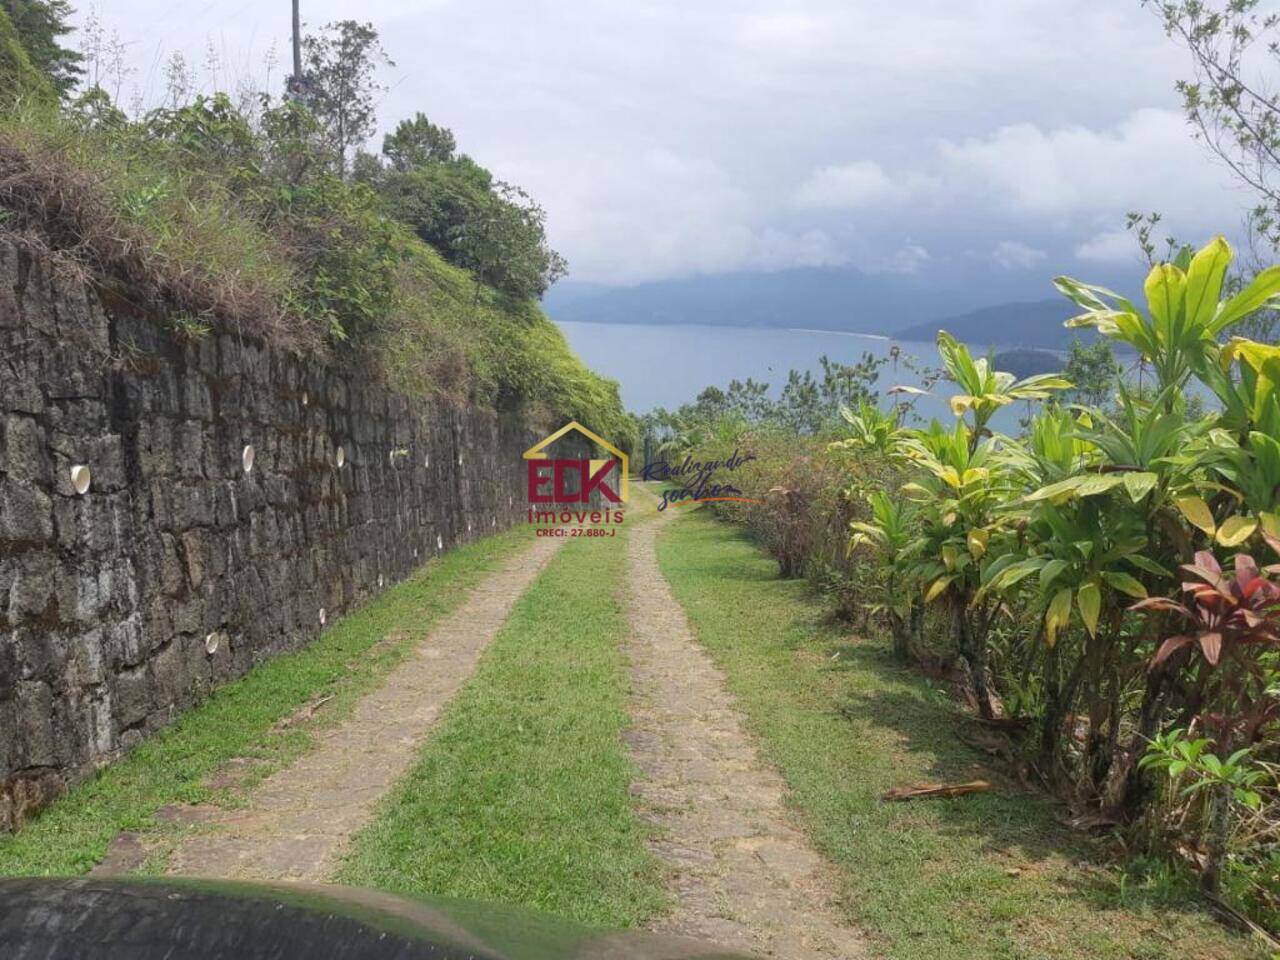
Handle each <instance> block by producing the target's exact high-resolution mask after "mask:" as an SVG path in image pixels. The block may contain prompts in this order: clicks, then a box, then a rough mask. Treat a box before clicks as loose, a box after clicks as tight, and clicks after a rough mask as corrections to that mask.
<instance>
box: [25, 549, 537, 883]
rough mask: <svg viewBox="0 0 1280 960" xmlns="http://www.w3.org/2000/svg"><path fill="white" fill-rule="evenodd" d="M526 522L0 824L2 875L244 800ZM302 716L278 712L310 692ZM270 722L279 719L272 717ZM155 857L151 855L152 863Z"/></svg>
mask: <svg viewBox="0 0 1280 960" xmlns="http://www.w3.org/2000/svg"><path fill="white" fill-rule="evenodd" d="M530 537H531V533H530V531H529V529H528V528H527V527H525V526H523V525H522V526H521V527H519V528H517V529H516V530H513V531H510V532H507V533H503V534H499V535H497V536H494V537H488V538H486V539H483V540H479V541H477V542H475V543H471V544H467V545H465V546H462V547H458V548H457V549H455V550H451V551H449V552H448V553H446V554H444V555H443V556H441V557H438V558H436V559H433V560H432V561H430V562H429V563H427V564H425V565H424V566H423V567H421V568H420V569H419V570H417V571H416V572H415V573H413V574H412V575H410V576H409V577H408V578H407V579H406V580H405V581H404V582H402V583H399V584H397V585H396V586H394V587H391V588H390V589H388V590H387V591H385V592H384V593H383V594H382V595H381V596H379V597H377V598H376V599H374V600H372V601H370V602H369V603H367V604H365V605H364V606H362V607H360V608H359V609H358V610H356V611H354V612H353V613H351V614H349V615H348V616H346V617H344V618H342V619H341V620H339V621H338V622H337V623H335V624H334V625H333V626H332V627H330V628H329V629H328V630H326V631H325V632H324V633H322V634H321V635H320V636H319V637H318V638H317V639H316V640H315V641H313V642H312V643H310V644H308V645H307V646H306V647H304V648H303V649H301V650H298V651H295V652H293V653H288V654H285V655H283V656H280V657H276V658H275V659H273V660H270V661H267V662H266V663H263V664H262V665H260V666H258V667H255V668H254V669H253V670H251V671H250V672H249V673H247V674H245V676H243V677H241V678H240V679H238V680H236V681H234V682H232V683H230V684H227V685H226V686H224V687H221V688H219V689H218V690H216V691H214V692H213V693H212V694H211V695H210V697H209V698H208V699H207V700H205V701H204V702H203V703H201V704H200V705H199V706H197V707H195V708H194V709H192V710H190V711H188V712H187V713H185V714H184V715H183V716H182V717H181V718H180V719H178V720H177V721H176V722H175V723H174V724H173V725H172V726H170V727H168V728H166V729H165V730H162V731H160V732H159V733H157V734H156V735H155V736H153V737H152V738H150V739H149V740H147V741H146V742H145V743H143V744H142V745H141V746H139V747H138V748H137V749H136V750H134V751H133V752H132V753H131V754H129V756H128V757H126V758H125V759H123V760H121V761H120V762H118V763H116V764H114V765H112V766H110V767H107V768H106V769H104V770H103V771H101V772H100V773H99V774H98V775H97V776H95V777H94V778H93V779H91V780H88V781H86V782H84V783H81V784H80V785H78V786H76V787H74V788H73V789H72V790H71V791H70V792H69V793H68V794H67V795H66V796H65V797H62V798H61V799H59V800H58V801H56V802H55V803H54V804H53V805H52V806H50V807H49V808H48V809H47V810H45V811H44V813H43V814H41V815H40V817H39V818H38V819H36V820H35V821H33V822H32V823H30V824H28V825H27V826H25V827H24V828H22V829H21V830H20V831H19V832H18V833H16V834H12V835H0V876H21V875H65V874H77V873H83V872H85V871H87V870H88V869H89V868H91V867H92V866H93V865H94V864H95V863H97V862H98V861H99V860H100V859H101V857H102V855H103V852H104V851H105V850H106V847H107V844H108V843H109V842H110V841H111V839H112V838H113V837H114V836H115V835H116V834H117V833H119V832H120V831H122V830H142V831H148V830H151V829H155V828H157V825H156V823H155V821H154V818H153V816H152V815H153V814H154V813H155V811H156V810H157V809H158V808H160V807H161V806H164V805H166V804H171V803H201V802H219V803H222V804H224V805H226V804H235V803H237V802H239V801H240V800H242V798H243V794H244V791H245V790H246V789H247V788H248V787H250V786H252V785H253V784H254V783H256V782H257V781H259V780H261V778H262V777H264V776H266V775H267V774H269V773H270V772H272V771H273V770H276V769H279V768H280V767H281V766H283V765H284V764H286V763H288V762H289V761H290V760H291V759H293V758H294V757H296V756H298V755H300V754H301V753H303V752H305V751H306V750H307V749H308V748H309V747H310V746H311V744H312V743H313V742H314V736H313V735H314V732H315V731H316V730H317V729H319V728H321V727H324V726H330V725H333V724H336V723H338V722H339V721H341V720H342V719H343V718H345V717H346V716H348V715H349V713H350V710H351V707H352V705H353V704H354V703H355V701H356V700H357V699H358V698H359V697H360V696H361V695H362V694H364V693H366V692H368V691H369V690H371V689H373V688H374V687H375V686H377V684H378V683H379V682H380V681H381V680H382V679H383V678H384V677H385V676H386V675H387V673H388V672H390V670H391V669H392V668H393V667H395V666H396V665H397V664H398V663H400V662H401V661H402V660H403V659H404V658H405V656H406V655H407V654H408V652H409V651H410V650H411V649H413V647H414V645H415V644H416V643H417V642H418V641H420V640H421V639H422V638H423V637H424V636H425V635H426V634H427V632H428V631H429V630H430V628H431V627H432V626H433V625H434V624H435V623H436V622H437V621H438V620H440V619H441V618H442V617H443V616H445V615H446V614H448V613H450V612H451V611H452V610H454V609H456V608H457V607H459V606H460V605H461V604H462V603H463V601H464V600H465V599H466V597H467V596H468V594H469V593H470V591H471V588H472V587H474V586H475V585H476V584H477V583H478V582H479V581H480V580H481V579H482V578H483V577H484V576H485V575H487V574H489V573H491V572H492V571H494V570H495V569H497V568H498V567H499V566H500V565H501V563H502V562H503V561H505V560H507V559H509V558H510V557H511V555H512V553H513V552H515V551H519V550H523V549H525V548H526V547H527V546H528V543H529V539H530ZM321 700H323V704H322V705H321V706H320V708H319V709H318V710H317V711H316V712H315V715H314V717H312V718H310V719H309V720H308V721H306V722H302V723H297V724H292V725H287V727H286V728H285V729H279V728H277V724H279V722H280V721H281V720H283V719H285V718H286V717H290V716H291V715H292V714H294V713H295V712H296V711H298V710H299V708H301V707H304V706H305V705H307V704H309V703H318V702H319V701H321ZM273 728H275V729H273ZM238 758H244V759H247V760H249V761H250V765H249V767H248V769H247V771H246V773H247V776H245V777H242V778H240V782H239V783H238V785H237V787H235V788H232V789H221V790H219V789H213V788H210V787H208V786H206V785H205V784H204V782H203V781H204V780H205V779H206V778H207V777H208V775H209V774H210V773H212V772H213V771H215V770H216V769H217V768H218V767H219V766H220V765H221V764H224V763H225V762H226V761H228V760H232V759H238ZM152 866H153V868H154V865H152Z"/></svg>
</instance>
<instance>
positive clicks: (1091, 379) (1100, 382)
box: [1062, 337, 1121, 407]
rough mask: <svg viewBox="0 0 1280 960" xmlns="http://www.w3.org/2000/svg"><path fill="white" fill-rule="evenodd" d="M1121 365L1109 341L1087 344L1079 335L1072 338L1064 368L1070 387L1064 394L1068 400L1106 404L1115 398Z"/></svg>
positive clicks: (1087, 403)
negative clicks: (1069, 352)
mask: <svg viewBox="0 0 1280 960" xmlns="http://www.w3.org/2000/svg"><path fill="white" fill-rule="evenodd" d="M1120 372H1121V367H1120V364H1119V363H1117V362H1116V355H1115V351H1114V350H1112V349H1111V343H1110V342H1109V341H1107V340H1097V341H1095V342H1094V343H1092V344H1088V345H1086V344H1084V343H1083V342H1081V340H1080V338H1079V337H1076V338H1075V339H1073V340H1072V341H1071V354H1070V355H1069V356H1068V357H1067V365H1066V367H1065V368H1064V369H1063V371H1062V376H1063V379H1065V380H1070V381H1071V384H1072V386H1071V389H1070V390H1068V391H1066V393H1064V394H1063V399H1065V400H1066V401H1067V402H1068V403H1079V404H1084V405H1086V406H1091V407H1105V406H1107V405H1108V404H1109V403H1111V402H1112V401H1113V400H1114V398H1115V393H1116V388H1117V386H1118V385H1119V378H1120Z"/></svg>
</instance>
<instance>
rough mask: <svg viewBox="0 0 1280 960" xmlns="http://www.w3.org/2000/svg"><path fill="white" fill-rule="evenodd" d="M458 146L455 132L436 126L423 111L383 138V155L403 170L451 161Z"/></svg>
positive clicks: (398, 168)
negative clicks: (454, 135) (454, 136)
mask: <svg viewBox="0 0 1280 960" xmlns="http://www.w3.org/2000/svg"><path fill="white" fill-rule="evenodd" d="M457 149H458V142H457V141H456V140H455V139H454V138H453V131H452V130H450V129H448V128H447V127H438V126H436V125H435V124H434V123H432V122H431V121H430V120H428V119H427V117H426V115H425V114H422V113H415V114H414V115H413V119H412V120H401V121H400V122H399V123H398V124H396V129H395V132H393V133H389V134H387V135H386V136H385V137H383V138H382V155H383V156H384V157H386V158H387V162H388V163H390V164H391V167H392V169H394V170H399V171H405V170H412V169H413V168H414V167H420V166H423V165H425V164H428V163H448V162H450V161H451V160H453V159H454V153H455V151H457Z"/></svg>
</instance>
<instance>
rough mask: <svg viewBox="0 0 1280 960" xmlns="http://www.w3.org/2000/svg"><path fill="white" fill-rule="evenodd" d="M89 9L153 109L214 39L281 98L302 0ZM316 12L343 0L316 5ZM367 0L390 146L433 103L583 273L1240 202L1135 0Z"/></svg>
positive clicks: (831, 257)
mask: <svg viewBox="0 0 1280 960" xmlns="http://www.w3.org/2000/svg"><path fill="white" fill-rule="evenodd" d="M77 6H78V7H79V9H78V11H77V13H76V21H77V22H78V23H80V24H81V25H83V24H84V22H85V19H86V18H87V16H88V13H89V10H90V4H89V3H88V2H85V3H82V4H77ZM97 6H98V14H99V16H100V17H101V19H103V20H104V21H105V22H106V24H107V26H108V29H110V28H112V27H118V28H119V30H120V32H121V37H122V40H123V41H124V43H125V49H126V50H127V56H128V57H129V58H130V64H129V65H130V66H131V67H132V68H133V70H134V73H133V74H132V76H131V77H129V78H128V79H127V80H126V81H125V83H124V90H123V98H124V99H125V100H126V101H128V100H129V99H130V94H131V88H132V87H133V86H134V85H136V86H137V87H138V88H139V92H140V95H141V97H142V98H143V100H145V101H146V102H148V103H152V104H154V103H156V102H157V101H158V100H159V99H160V98H161V97H162V96H163V91H164V70H163V64H164V62H165V60H166V58H167V55H168V54H169V53H170V52H171V51H173V50H181V51H182V52H183V53H184V54H185V56H186V58H187V61H188V62H189V63H192V64H204V63H205V62H206V59H207V57H206V48H207V47H209V48H212V49H213V51H214V53H215V54H216V55H217V60H218V66H217V67H216V68H215V69H203V68H202V69H201V77H200V87H201V90H202V91H204V92H208V91H209V90H211V89H212V88H213V87H214V86H215V85H220V86H224V87H228V86H229V87H232V88H235V87H237V86H238V85H240V84H241V83H244V84H246V85H248V86H250V87H252V86H253V85H254V84H258V85H261V86H268V87H270V88H272V89H275V90H278V89H279V84H280V79H281V74H282V72H283V68H282V67H281V65H280V63H279V60H280V58H281V56H282V55H287V50H288V46H287V44H288V28H289V22H288V15H287V8H285V10H284V13H283V14H282V13H281V10H280V9H277V8H276V7H275V6H274V5H268V4H257V5H253V4H250V5H248V6H246V5H245V4H244V3H243V2H241V0H200V2H198V3H194V0H102V2H99V3H98V4H97ZM193 6H194V8H195V9H189V8H192V7H193ZM304 14H305V16H306V19H307V20H308V21H309V22H310V23H311V24H313V25H318V24H323V23H326V22H328V21H331V20H337V19H341V18H342V17H345V16H350V15H351V11H350V8H349V5H346V4H342V3H340V2H339V0H308V2H307V3H306V4H305V5H304ZM359 17H360V19H361V20H366V19H367V20H371V21H373V22H374V23H375V25H376V26H377V27H378V28H379V29H380V30H381V31H382V36H383V40H384V43H385V45H386V47H387V50H388V52H389V53H390V55H391V56H392V58H393V59H394V60H395V61H396V66H395V67H394V68H388V69H386V70H384V71H382V79H383V80H384V81H385V82H386V85H387V87H388V88H389V89H388V90H387V92H386V94H385V96H382V97H381V98H380V100H379V106H378V112H379V116H380V121H381V130H380V133H379V135H377V136H375V137H374V138H373V140H372V143H373V145H375V146H376V144H377V143H378V142H379V140H380V134H381V132H385V131H386V130H387V129H388V128H389V127H391V126H392V125H394V123H395V121H396V120H398V119H399V118H402V117H405V116H410V115H412V114H413V113H414V112H415V111H418V110H421V111H423V112H425V113H426V114H428V115H429V116H430V117H431V118H432V120H434V121H436V122H438V123H444V124H445V125H447V126H449V127H451V128H453V130H454V132H455V133H456V135H457V138H458V142H459V144H460V145H461V147H462V149H463V150H464V151H466V152H467V153H468V154H470V155H471V156H473V157H475V158H476V159H477V160H478V161H479V162H481V163H483V164H484V165H485V166H487V167H489V168H490V169H492V170H493V171H494V173H495V175H496V176H498V177H500V178H502V179H506V180H510V181H513V182H516V183H519V184H520V185H521V186H524V187H526V188H527V189H528V190H529V191H530V192H531V193H532V194H533V196H534V197H536V198H537V199H538V200H539V201H540V202H541V203H542V204H543V205H544V206H545V208H546V210H547V214H548V223H549V228H550V230H551V234H552V238H553V242H554V243H555V244H556V245H557V247H558V248H559V249H561V250H562V252H564V253H565V254H566V255H567V256H568V258H569V261H570V264H571V267H572V269H573V275H572V279H581V280H596V281H601V282H630V281H635V280H639V279H648V278H657V277H664V276H676V275H681V274H689V273H695V272H704V271H717V270H734V269H745V268H757V267H767V268H769V269H775V268H778V267H783V266H788V265H806V264H815V263H841V262H852V263H855V264H858V265H860V266H862V265H866V266H867V269H885V268H886V265H888V266H890V267H892V266H897V267H902V266H907V267H911V266H912V265H913V264H914V267H912V268H913V269H917V270H918V269H920V268H921V265H922V264H923V263H924V262H926V261H925V260H922V259H921V257H920V256H919V254H918V252H917V253H913V252H912V251H913V249H915V248H918V250H919V251H927V253H926V256H927V257H928V260H927V262H928V263H930V265H931V266H934V267H937V268H939V269H942V268H944V267H946V266H947V265H954V264H959V263H961V262H963V263H965V264H967V265H968V268H971V269H982V268H985V269H989V268H990V266H991V265H992V264H993V263H996V264H1000V263H1002V262H1003V263H1006V264H1013V263H1015V262H1016V261H1018V260H1019V259H1022V260H1025V259H1026V257H1025V256H1022V254H1021V253H1019V252H1015V251H1013V250H1008V249H1006V250H1003V252H1002V247H1001V246H1000V244H1001V242H1002V238H1010V237H1017V238H1018V240H1017V241H1016V242H1017V243H1020V244H1023V245H1025V246H1026V247H1027V248H1028V249H1030V250H1042V251H1045V252H1046V253H1047V254H1048V259H1049V261H1052V259H1053V258H1054V257H1058V256H1064V255H1069V252H1070V250H1071V249H1072V243H1073V242H1074V241H1078V240H1079V239H1080V238H1082V237H1090V236H1092V235H1093V234H1096V233H1098V232H1099V231H1103V230H1106V229H1108V228H1110V227H1112V226H1114V225H1117V224H1118V221H1119V220H1120V218H1122V217H1123V215H1124V213H1125V212H1126V211H1127V210H1129V209H1131V208H1136V209H1142V210H1159V211H1161V212H1162V213H1164V214H1165V216H1166V222H1167V223H1168V224H1169V225H1170V226H1171V228H1172V229H1174V230H1175V232H1177V233H1178V235H1179V236H1186V237H1187V238H1188V239H1195V238H1199V237H1203V236H1206V235H1207V234H1208V233H1209V232H1213V231H1217V230H1222V229H1229V228H1230V227H1231V226H1233V225H1234V224H1235V223H1237V222H1238V220H1239V216H1240V212H1241V211H1242V210H1243V209H1244V208H1245V207H1246V205H1247V203H1246V200H1245V198H1242V197H1241V195H1240V194H1239V193H1237V192H1235V191H1233V190H1232V189H1230V187H1229V186H1227V184H1228V183H1229V179H1228V176H1227V174H1226V173H1225V172H1224V171H1223V170H1222V169H1221V168H1220V167H1219V166H1217V165H1215V164H1214V163H1213V162H1212V161H1211V160H1210V159H1209V157H1208V156H1207V154H1206V152H1205V151H1204V149H1203V148H1202V147H1201V146H1200V145H1198V144H1196V143H1195V142H1194V141H1193V140H1192V138H1191V136H1190V134H1189V131H1188V129H1187V127H1186V124H1185V123H1184V121H1183V118H1182V117H1181V115H1180V114H1179V113H1178V112H1177V111H1176V95H1175V94H1173V93H1172V88H1173V82H1174V80H1176V79H1177V78H1178V77H1181V76H1184V75H1185V72H1186V69H1187V67H1186V60H1185V53H1184V51H1182V50H1180V49H1178V47H1177V46H1176V45H1175V44H1172V43H1170V42H1169V41H1168V39H1167V38H1166V37H1165V36H1164V34H1163V31H1161V30H1160V28H1159V23H1158V21H1157V20H1156V19H1154V18H1152V17H1151V16H1150V13H1149V12H1148V11H1146V10H1144V9H1141V6H1140V5H1139V4H1136V3H1124V4H1118V3H1116V2H1115V0H1076V2H1074V3H1071V4H1063V3H1061V2H1060V0H984V2H983V3H981V4H969V5H957V4H955V3H952V2H947V0H914V2H911V3H905V4H884V3H883V2H880V0H788V2H786V3H783V4H779V3H771V2H769V0H702V2H699V3H696V4H689V3H688V2H687V0H649V2H646V3H642V4H637V3H634V2H627V0H527V2H525V3H521V4H512V3H510V2H509V0H466V2H461V0H430V2H429V3H427V2H420V3H406V2H404V0H368V2H366V3H365V4H364V5H362V7H361V8H360V12H359ZM70 39H71V42H73V43H74V42H76V40H77V38H76V37H75V36H72V37H71V38H70ZM272 45H274V48H275V52H276V55H277V63H276V66H275V67H274V70H273V71H272V72H271V74H270V78H269V79H268V76H267V71H266V69H265V67H264V65H263V61H264V56H265V54H266V51H267V50H268V49H269V48H270V47H271V46H272ZM1084 51H1087V53H1088V62H1089V67H1088V69H1080V63H1081V62H1082V59H1081V58H1082V56H1083V55H1084V54H1083V52H1084ZM286 59H287V56H286ZM851 214H853V215H851ZM855 219H856V223H852V222H850V221H853V220H855ZM908 237H909V238H911V242H910V243H908V242H907V240H906V238H908ZM1008 242H1013V241H1008ZM1089 243H1092V241H1089ZM1084 246H1085V247H1088V246H1089V244H1088V243H1086V244H1085V245H1084ZM882 251H890V253H888V254H885V253H883V252H882ZM965 251H981V252H982V253H981V255H980V256H978V257H969V258H965V257H964V255H963V254H964V252H965ZM992 251H994V252H992ZM1064 252H1065V253H1064ZM1028 273H1029V271H1028ZM1000 279H1001V280H1003V281H1007V282H1008V283H1009V284H1015V283H1017V282H1019V281H1020V280H1021V279H1022V278H1021V275H1020V274H1019V272H1018V271H1017V270H1015V269H1012V268H1010V269H1009V270H1008V271H1002V272H1001V275H1000Z"/></svg>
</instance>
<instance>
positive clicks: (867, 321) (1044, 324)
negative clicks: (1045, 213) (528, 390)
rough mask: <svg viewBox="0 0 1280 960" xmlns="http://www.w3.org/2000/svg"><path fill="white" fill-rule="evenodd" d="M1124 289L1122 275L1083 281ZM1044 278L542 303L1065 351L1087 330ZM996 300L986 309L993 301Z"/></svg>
mask: <svg viewBox="0 0 1280 960" xmlns="http://www.w3.org/2000/svg"><path fill="white" fill-rule="evenodd" d="M1090 279H1091V280H1095V281H1098V282H1102V283H1108V284H1111V285H1112V286H1114V287H1116V288H1118V289H1121V290H1123V289H1124V286H1125V285H1126V280H1129V279H1131V278H1128V277H1122V276H1119V277H1118V276H1114V275H1112V276H1107V275H1103V276H1098V277H1095V276H1091V277H1090ZM1051 289H1052V287H1051V286H1050V278H1049V277H1048V276H1040V275H1037V274H1035V273H1032V272H1030V271H990V270H986V271H982V272H981V273H976V272H973V271H971V270H960V269H958V268H953V269H951V270H949V271H944V270H943V269H941V268H938V269H927V270H921V271H920V272H918V273H910V274H903V273H863V272H861V271H859V270H856V269H853V268H851V267H812V268H805V269H797V270H779V271H776V272H772V273H745V272H744V273H725V274H711V275H700V276H695V277H687V278H683V279H678V280H657V281H652V282H649V283H641V284H637V285H635V286H630V287H617V286H605V285H600V284H589V283H576V282H573V281H562V282H561V283H558V284H556V285H555V286H554V287H552V288H551V290H550V291H549V292H548V293H547V295H546V298H545V299H544V301H543V305H544V307H545V308H546V310H547V312H548V313H549V314H550V315H551V317H552V319H554V320H562V321H579V322H586V323H644V324H702V325H712V326H732V327H784V328H785V327H792V328H808V329H816V330H840V331H847V332H849V333H879V334H884V335H886V336H891V337H895V338H898V339H901V340H916V341H926V342H932V341H933V340H934V338H935V337H936V336H937V332H938V331H939V330H942V329H945V330H948V331H950V332H951V333H953V334H955V336H956V337H957V338H958V339H961V340H965V341H968V342H970V343H976V344H984V345H993V346H998V347H1035V348H1040V349H1047V350H1065V349H1067V348H1068V347H1070V345H1071V340H1072V337H1073V336H1075V335H1079V336H1080V338H1081V339H1082V340H1085V341H1088V340H1091V339H1093V334H1092V333H1091V332H1090V331H1073V330H1067V329H1065V328H1064V327H1063V325H1062V323H1063V321H1064V320H1066V319H1067V318H1068V317H1070V316H1073V315H1074V314H1075V313H1077V312H1079V311H1077V310H1075V309H1074V308H1073V307H1072V305H1071V304H1070V303H1069V302H1068V301H1067V300H1066V299H1065V298H1062V297H1056V298H1050V299H1043V300H1036V299H1033V298H1034V297H1035V296H1036V295H1037V294H1041V293H1043V292H1045V291H1047V290H1051ZM993 304H994V305H993Z"/></svg>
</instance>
